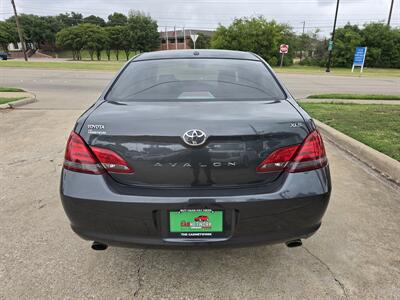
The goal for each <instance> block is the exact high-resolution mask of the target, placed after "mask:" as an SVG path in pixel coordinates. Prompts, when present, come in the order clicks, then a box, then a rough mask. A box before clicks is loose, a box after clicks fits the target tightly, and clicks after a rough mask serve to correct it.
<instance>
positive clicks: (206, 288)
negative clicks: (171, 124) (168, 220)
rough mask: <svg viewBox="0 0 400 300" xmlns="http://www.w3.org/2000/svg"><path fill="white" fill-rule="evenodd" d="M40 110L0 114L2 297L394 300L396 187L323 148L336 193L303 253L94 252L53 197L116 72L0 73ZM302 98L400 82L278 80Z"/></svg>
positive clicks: (397, 286) (399, 217) (398, 273)
mask: <svg viewBox="0 0 400 300" xmlns="http://www.w3.org/2000/svg"><path fill="white" fill-rule="evenodd" d="M0 74H1V75H0V86H14V87H21V88H24V89H26V90H28V91H31V92H34V93H35V94H36V96H37V98H38V100H39V101H38V102H36V103H33V104H30V105H27V106H24V107H21V108H20V109H16V110H7V111H0V128H1V131H0V153H1V156H0V203H1V205H0V216H1V223H0V299H39V298H40V299H59V298H62V299H82V298H100V297H101V298H104V299H107V298H112V299H128V298H129V299H131V298H133V297H137V298H146V299H148V298H153V299H154V298H171V299H187V298H191V299H200V298H202V299H209V298H219V299H243V298H248V299H271V298H279V299H294V298H301V299H322V298H329V299H347V298H362V299H399V298H400V245H399V242H398V239H399V236H400V189H399V188H398V187H397V186H394V185H393V184H391V183H390V182H388V181H386V180H384V179H382V178H381V177H379V176H378V175H376V174H375V173H374V172H373V171H372V170H370V169H368V168H367V167H365V166H364V165H363V164H362V163H361V162H359V161H357V160H355V159H354V158H352V157H350V156H349V155H347V154H346V153H345V152H343V151H342V150H339V149H338V148H337V147H336V146H334V145H333V144H330V143H327V145H326V146H327V152H328V158H329V162H330V166H331V172H332V181H333V191H332V197H331V202H330V205H329V207H328V211H327V213H326V215H325V217H324V219H323V223H322V227H321V229H320V230H319V231H318V232H317V233H316V234H315V235H314V236H312V237H311V238H309V239H307V240H304V243H303V247H298V248H293V249H289V248H286V246H285V245H272V246H257V247H249V248H237V249H207V250H196V249H192V250H156V249H125V248H115V247H110V248H108V249H107V250H106V251H100V252H95V251H93V250H91V249H90V243H89V242H87V241H83V240H81V239H80V238H78V237H77V236H76V235H75V234H74V233H73V232H72V231H71V229H70V227H69V222H68V219H67V217H66V215H65V213H64V211H63V208H62V206H61V202H60V199H59V195H58V188H59V179H60V178H59V177H60V171H61V165H62V162H63V154H64V147H65V143H66V139H67V137H68V135H69V132H70V131H71V130H72V128H73V126H74V122H75V120H76V119H77V117H78V116H79V115H80V114H81V113H82V112H83V111H84V109H86V108H87V107H89V106H90V105H91V104H92V103H93V102H94V101H95V100H96V98H97V97H98V95H99V94H100V93H101V91H102V89H103V88H104V87H105V85H106V84H107V83H108V81H109V80H110V79H111V78H112V76H113V75H114V72H101V71H55V70H24V69H4V68H2V69H1V68H0ZM278 77H279V78H281V79H283V81H284V82H285V84H286V85H287V87H288V88H289V89H290V90H291V91H292V92H293V94H294V96H295V97H298V98H301V97H305V96H307V95H308V94H316V93H323V92H350V91H351V92H361V93H377V94H400V78H398V77H397V78H394V77H390V78H389V77H387V78H385V77H377V78H371V77H361V78H359V77H344V76H330V75H329V76H318V75H301V74H278Z"/></svg>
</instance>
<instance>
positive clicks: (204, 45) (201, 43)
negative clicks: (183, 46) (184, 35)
mask: <svg viewBox="0 0 400 300" xmlns="http://www.w3.org/2000/svg"><path fill="white" fill-rule="evenodd" d="M189 46H190V48H192V49H193V48H194V44H193V41H192V39H190V40H189ZM210 46H211V37H209V36H208V35H205V34H204V33H202V32H199V33H198V37H197V40H196V48H197V49H208V48H210Z"/></svg>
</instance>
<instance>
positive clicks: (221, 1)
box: [0, 0, 400, 35]
mask: <svg viewBox="0 0 400 300" xmlns="http://www.w3.org/2000/svg"><path fill="white" fill-rule="evenodd" d="M390 2H391V0H340V6H339V13H338V26H341V25H344V24H346V23H347V22H350V23H352V24H364V23H366V22H371V21H382V22H387V18H388V15H389V9H390ZM15 3H16V5H17V10H18V12H19V13H32V14H37V15H56V14H59V13H63V12H68V11H75V12H80V13H82V14H83V15H84V16H88V15H91V14H94V15H98V16H100V17H103V18H105V19H107V16H108V15H109V14H110V13H112V12H114V11H117V12H121V13H124V14H127V13H128V11H129V10H131V9H134V10H140V11H143V12H145V13H148V14H150V16H151V17H152V18H154V19H155V20H157V23H158V25H159V30H164V29H165V26H167V28H168V30H171V29H173V26H176V27H177V28H182V27H185V28H190V29H215V28H216V27H218V24H222V25H229V24H230V23H231V22H232V20H233V19H234V18H235V17H251V16H259V15H262V16H264V17H266V18H267V19H268V20H271V19H275V20H276V21H278V22H281V23H287V24H289V25H291V26H292V27H293V29H294V30H295V31H296V32H301V31H302V30H303V22H305V31H306V32H312V31H315V29H317V28H319V29H320V30H321V35H328V34H329V33H330V32H331V30H332V25H333V18H334V14H335V8H336V0H248V1H245V0H197V1H196V0H191V1H189V0H168V1H165V0H118V1H111V0H68V1H65V0H15ZM11 15H12V6H11V3H10V0H0V20H4V19H6V18H8V17H10V16H11ZM391 24H392V26H397V27H400V0H394V6H393V13H392V21H391Z"/></svg>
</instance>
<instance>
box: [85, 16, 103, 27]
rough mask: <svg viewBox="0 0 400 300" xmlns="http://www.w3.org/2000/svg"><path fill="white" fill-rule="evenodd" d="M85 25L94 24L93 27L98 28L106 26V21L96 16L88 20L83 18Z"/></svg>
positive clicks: (89, 17)
mask: <svg viewBox="0 0 400 300" xmlns="http://www.w3.org/2000/svg"><path fill="white" fill-rule="evenodd" d="M82 21H83V23H88V24H93V25H98V26H101V27H103V26H106V21H104V19H103V18H100V17H98V16H95V15H90V16H88V17H86V18H83V20H82Z"/></svg>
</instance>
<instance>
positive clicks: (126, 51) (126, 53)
mask: <svg viewBox="0 0 400 300" xmlns="http://www.w3.org/2000/svg"><path fill="white" fill-rule="evenodd" d="M124 51H125V55H126V60H129V53H130V52H131V51H130V50H124Z"/></svg>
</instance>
